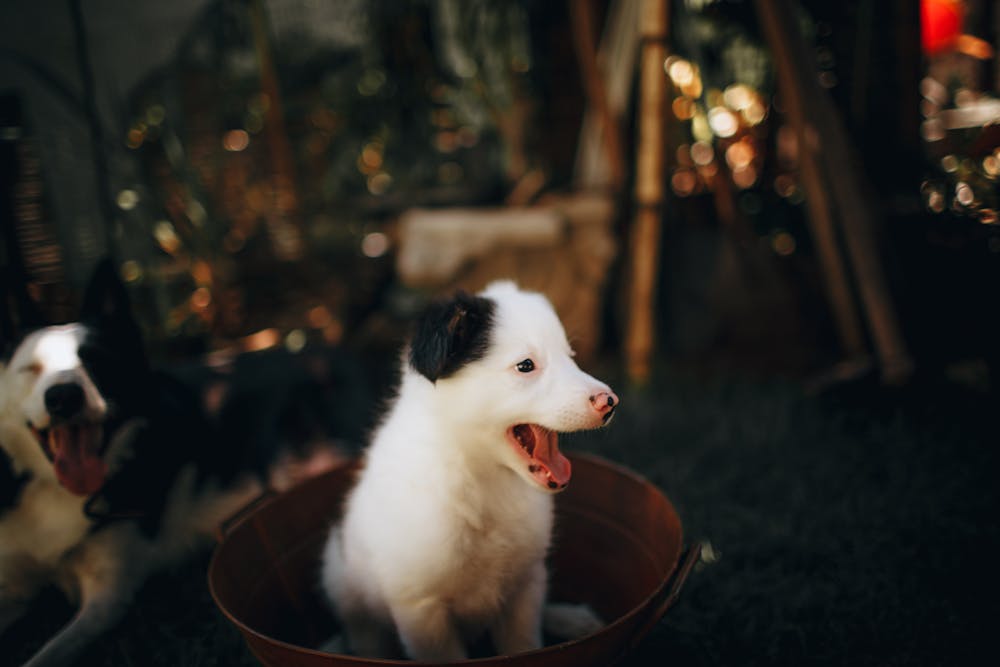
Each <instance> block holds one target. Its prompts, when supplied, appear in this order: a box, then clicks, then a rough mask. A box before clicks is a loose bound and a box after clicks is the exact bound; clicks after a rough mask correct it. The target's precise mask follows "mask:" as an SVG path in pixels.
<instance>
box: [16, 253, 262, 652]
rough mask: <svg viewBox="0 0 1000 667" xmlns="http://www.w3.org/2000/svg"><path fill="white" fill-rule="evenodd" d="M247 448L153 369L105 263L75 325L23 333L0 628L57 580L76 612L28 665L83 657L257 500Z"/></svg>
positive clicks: (257, 466) (256, 465)
mask: <svg viewBox="0 0 1000 667" xmlns="http://www.w3.org/2000/svg"><path fill="white" fill-rule="evenodd" d="M244 444H245V443H242V442H238V441H235V440H233V439H229V438H226V437H224V434H223V433H221V429H219V428H218V427H217V425H215V424H213V423H212V422H210V421H209V419H208V418H207V417H206V415H205V414H204V412H203V411H202V410H201V408H200V405H199V402H198V401H197V399H196V398H195V394H194V393H193V392H191V391H189V390H188V389H187V388H186V387H184V386H182V385H181V384H180V383H179V382H176V381H174V380H171V379H170V378H169V377H167V376H166V375H163V374H162V373H158V372H154V370H152V369H151V368H150V365H149V363H148V362H147V359H146V357H145V355H144V352H143V344H142V339H141V336H140V332H139V329H138V327H137V325H136V323H135V322H134V320H133V319H132V317H131V313H130V310H129V304H128V298H127V294H126V292H125V288H124V286H123V285H122V284H121V282H120V281H119V280H118V277H117V275H116V273H115V271H114V269H113V267H112V265H111V264H110V263H108V262H105V263H102V264H101V265H100V267H99V268H98V270H97V271H96V273H95V277H94V279H93V280H92V281H91V283H90V285H89V287H88V289H87V291H86V294H85V297H84V305H83V309H82V314H81V317H80V320H79V321H78V322H74V323H71V324H66V325H61V326H49V327H44V328H42V329H39V330H37V331H35V332H33V333H31V334H29V335H28V336H27V337H25V338H24V339H23V340H22V341H20V343H19V344H18V345H17V346H16V348H15V349H14V351H13V354H12V356H11V357H10V359H9V361H8V363H7V364H6V366H5V367H4V368H3V369H2V370H0V634H3V633H4V631H5V630H7V629H8V628H9V627H10V626H11V625H12V624H13V623H14V622H15V621H16V620H17V619H18V618H19V617H20V616H21V615H22V614H23V613H24V612H25V611H26V609H27V607H28V605H29V604H30V602H31V601H32V599H33V597H34V596H35V594H36V593H37V592H38V591H39V590H40V589H41V588H42V587H43V586H45V585H46V584H53V583H54V584H56V585H57V586H59V587H61V588H62V589H63V591H65V593H66V594H67V596H68V597H69V598H70V599H71V600H72V601H75V602H77V603H78V604H79V611H78V613H77V614H76V615H75V617H74V618H73V619H72V620H71V621H70V622H69V624H68V625H67V626H66V627H65V628H63V629H62V630H61V631H60V632H58V633H57V634H56V635H55V636H53V637H52V638H51V640H50V641H48V642H47V643H46V644H45V645H44V646H43V647H42V648H41V649H40V650H39V651H38V652H37V653H36V654H35V655H34V657H33V658H31V659H30V660H29V662H28V663H27V664H28V665H30V667H41V666H52V665H65V664H69V663H71V662H73V661H74V660H75V659H77V658H78V657H80V655H81V653H82V652H83V651H85V650H86V648H87V647H88V645H89V644H90V643H91V642H93V641H94V640H95V639H96V638H98V637H99V636H100V635H101V634H102V633H104V632H105V631H106V630H108V629H109V628H111V627H112V626H113V625H114V624H116V623H117V621H118V620H119V619H120V618H121V616H122V615H123V614H124V613H125V611H126V609H127V607H128V604H129V601H130V599H131V598H132V596H133V594H134V593H135V592H136V591H137V590H138V588H139V587H140V586H141V585H142V583H143V582H144V581H145V579H146V578H147V576H148V575H149V574H150V573H152V572H153V571H155V570H156V569H158V568H160V567H163V566H164V565H166V564H168V563H170V562H172V561H173V560H175V559H176V558H178V557H180V556H182V555H185V554H186V553H187V552H188V551H189V550H190V549H191V547H192V546H194V545H196V544H198V542H199V541H201V540H202V538H204V537H207V536H210V535H212V534H213V533H214V531H216V530H217V528H218V526H219V524H220V522H221V521H222V520H224V519H225V518H227V517H229V516H230V515H231V514H232V513H233V512H235V511H236V510H238V509H239V508H241V507H243V506H244V505H245V504H246V503H248V502H249V501H251V500H252V499H253V498H254V497H255V496H256V495H257V494H259V493H260V492H261V490H262V487H263V485H262V482H261V478H262V475H260V474H259V471H260V470H264V469H267V468H266V465H267V461H266V460H265V459H266V457H265V456H264V455H263V454H262V455H260V456H259V457H258V458H256V459H254V458H253V457H251V456H248V454H247V452H246V451H245V450H246V449H247V448H246V447H244ZM275 456H277V455H276V454H275Z"/></svg>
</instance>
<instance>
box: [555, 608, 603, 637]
mask: <svg viewBox="0 0 1000 667" xmlns="http://www.w3.org/2000/svg"><path fill="white" fill-rule="evenodd" d="M542 627H543V628H544V629H545V632H546V633H547V634H550V635H552V636H553V637H558V638H559V639H579V638H580V637H584V636H586V635H589V634H592V633H594V632H597V631H598V630H600V629H601V628H603V627H604V622H603V621H601V619H600V617H598V615H597V614H596V613H594V610H593V609H591V608H590V607H589V606H588V605H585V604H569V603H566V602H555V603H551V602H550V603H549V604H546V605H545V611H544V612H543V614H542Z"/></svg>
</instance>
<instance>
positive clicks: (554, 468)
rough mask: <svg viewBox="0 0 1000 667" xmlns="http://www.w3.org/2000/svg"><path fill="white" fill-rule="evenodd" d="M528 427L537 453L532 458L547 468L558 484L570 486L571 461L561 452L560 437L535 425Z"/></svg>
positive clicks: (533, 453)
mask: <svg viewBox="0 0 1000 667" xmlns="http://www.w3.org/2000/svg"><path fill="white" fill-rule="evenodd" d="M528 427H529V428H530V429H531V433H532V435H534V436H535V451H533V452H532V453H531V455H532V457H533V458H534V459H536V460H537V461H538V462H539V463H541V464H542V465H544V466H545V468H546V469H547V470H548V471H549V474H551V475H552V479H553V480H554V481H555V482H556V483H557V484H559V485H565V484H569V478H570V475H571V474H572V472H573V470H572V466H571V465H570V462H569V459H568V458H566V457H565V456H563V455H562V453H561V452H560V451H559V444H558V443H559V436H558V435H557V434H556V432H555V431H548V430H546V429H543V428H540V427H538V426H536V425H534V424H529V425H528Z"/></svg>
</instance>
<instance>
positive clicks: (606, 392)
mask: <svg viewBox="0 0 1000 667" xmlns="http://www.w3.org/2000/svg"><path fill="white" fill-rule="evenodd" d="M617 406H618V397H617V396H616V395H615V394H614V393H613V392H612V391H611V389H610V388H609V387H608V386H607V385H606V384H604V383H603V382H600V381H599V380H596V379H594V378H593V377H591V376H590V375H587V374H586V373H584V372H583V371H581V370H580V369H579V368H578V367H577V365H576V363H575V362H574V361H573V351H572V349H571V347H570V344H569V342H568V341H567V339H566V334H565V332H564V331H563V327H562V325H561V323H560V322H559V318H558V317H557V315H556V313H555V311H554V310H553V308H552V306H551V304H550V303H549V302H548V300H547V299H546V298H545V297H544V296H542V295H541V294H537V293H532V292H525V291H522V290H520V289H518V288H517V287H516V286H515V285H514V284H513V283H510V282H500V283H494V284H493V285H491V286H489V287H488V288H487V289H486V290H485V291H483V292H482V293H480V294H479V295H476V296H469V295H463V294H459V295H458V296H456V297H455V298H453V299H451V300H450V301H446V302H442V303H439V304H436V305H435V306H433V307H431V308H430V309H429V310H428V311H427V312H426V313H425V314H424V315H423V317H422V318H421V319H420V320H419V321H418V323H417V328H416V332H415V334H414V337H413V340H412V342H411V344H410V346H409V351H408V354H407V356H406V359H404V361H403V364H402V380H401V384H400V387H399V393H398V396H397V397H396V399H395V402H394V403H393V404H392V406H391V408H390V409H389V411H388V413H387V414H386V416H385V418H384V420H383V421H382V423H381V425H380V426H379V427H378V428H377V430H376V431H375V433H374V438H373V440H372V442H371V445H370V447H369V449H368V451H367V456H366V460H365V467H364V469H363V471H362V472H361V475H360V478H359V480H358V483H357V485H356V486H355V488H354V489H353V490H352V491H351V493H350V495H349V497H348V500H347V504H346V510H345V515H344V518H343V520H342V521H341V522H340V523H339V524H338V525H337V526H335V527H334V528H333V530H332V531H331V534H330V537H329V540H328V542H327V544H326V547H325V550H324V554H323V572H322V576H323V585H324V588H325V590H326V592H327V594H328V596H329V598H330V600H331V601H332V603H333V606H334V608H335V611H336V612H337V615H338V617H339V619H340V621H341V623H342V625H343V628H344V631H345V635H346V639H347V643H348V645H349V648H350V650H352V651H353V652H355V653H357V654H359V655H362V656H368V657H395V655H396V654H397V653H398V652H399V647H400V644H401V645H402V649H403V650H404V651H405V653H406V654H407V655H408V656H409V657H411V658H414V659H418V660H428V661H435V662H439V661H452V660H459V659H463V658H465V657H467V656H468V647H469V645H470V644H471V643H473V642H475V641H476V640H477V639H478V637H479V636H480V635H482V634H483V633H484V632H485V633H488V634H489V636H490V638H491V639H492V643H493V647H494V649H495V650H496V651H497V652H498V653H500V654H512V653H517V652H521V651H527V650H531V649H536V648H539V647H541V645H542V626H543V616H545V615H546V614H547V610H546V605H545V597H546V588H547V573H546V566H545V558H546V554H547V552H548V549H549V545H550V540H551V534H552V524H553V494H554V493H556V492H558V491H560V490H562V489H563V488H565V487H566V486H567V485H568V484H569V482H570V476H571V473H572V470H571V465H570V461H569V459H567V458H566V456H565V455H563V454H562V452H560V451H559V446H558V437H557V432H560V431H564V432H565V431H577V430H581V429H593V428H599V427H601V426H603V425H605V424H607V423H608V422H609V421H610V419H611V417H612V415H613V414H614V411H615V409H616V408H617ZM583 612H586V610H583ZM571 616H572V614H571ZM596 623H597V621H596V618H595V617H594V616H593V615H592V614H589V613H583V614H582V616H580V615H578V616H577V621H576V624H577V625H578V626H580V627H582V628H583V629H585V630H592V629H594V627H593V625H594V624H596ZM547 629H549V628H547Z"/></svg>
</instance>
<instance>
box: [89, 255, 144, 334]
mask: <svg viewBox="0 0 1000 667" xmlns="http://www.w3.org/2000/svg"><path fill="white" fill-rule="evenodd" d="M131 318H132V308H131V303H130V302H129V298H128V291H126V289H125V285H124V283H122V281H121V278H119V277H118V272H117V271H116V270H115V266H114V264H113V263H112V262H111V260H110V259H107V258H105V259H102V260H101V261H100V262H98V263H97V266H96V267H95V268H94V272H93V273H92V274H91V277H90V282H89V283H88V284H87V289H86V290H85V291H84V293H83V306H82V307H81V309H80V320H81V321H84V322H121V321H127V320H130V319H131Z"/></svg>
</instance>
